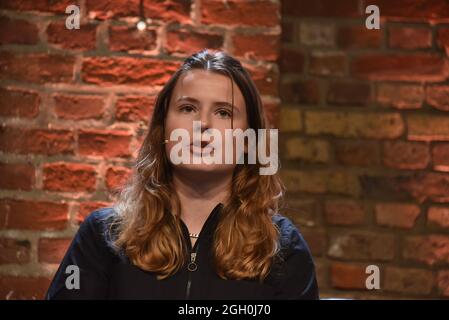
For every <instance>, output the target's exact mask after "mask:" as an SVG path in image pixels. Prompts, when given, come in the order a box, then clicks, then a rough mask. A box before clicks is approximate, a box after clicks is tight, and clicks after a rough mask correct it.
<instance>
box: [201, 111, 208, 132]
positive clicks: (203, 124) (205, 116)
mask: <svg viewBox="0 0 449 320" xmlns="http://www.w3.org/2000/svg"><path fill="white" fill-rule="evenodd" d="M200 121H201V132H204V131H206V130H207V129H209V128H210V126H211V123H210V121H211V119H210V116H209V113H208V112H200Z"/></svg>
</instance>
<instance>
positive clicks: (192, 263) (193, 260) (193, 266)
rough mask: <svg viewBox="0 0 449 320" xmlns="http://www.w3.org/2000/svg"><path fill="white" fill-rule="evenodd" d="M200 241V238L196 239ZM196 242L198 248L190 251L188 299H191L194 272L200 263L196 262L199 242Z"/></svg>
mask: <svg viewBox="0 0 449 320" xmlns="http://www.w3.org/2000/svg"><path fill="white" fill-rule="evenodd" d="M196 241H197V242H198V239H197V240H196ZM195 244H196V248H195V249H196V250H195V251H193V250H192V251H191V252H190V262H189V264H188V265H187V270H188V271H189V273H188V275H187V276H188V278H187V287H186V299H189V297H190V288H191V287H192V272H195V271H196V270H197V269H198V265H197V263H196V256H197V254H198V247H199V245H198V243H195Z"/></svg>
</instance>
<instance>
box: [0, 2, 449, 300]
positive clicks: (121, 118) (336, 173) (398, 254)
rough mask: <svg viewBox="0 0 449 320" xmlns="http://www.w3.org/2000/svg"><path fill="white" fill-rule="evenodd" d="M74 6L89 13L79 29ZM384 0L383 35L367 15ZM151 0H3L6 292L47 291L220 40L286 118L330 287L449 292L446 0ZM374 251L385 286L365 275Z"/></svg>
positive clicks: (309, 230) (285, 172) (1, 152)
mask: <svg viewBox="0 0 449 320" xmlns="http://www.w3.org/2000/svg"><path fill="white" fill-rule="evenodd" d="M280 2H281V3H280ZM74 3H75V4H78V5H79V7H80V8H81V20H82V24H81V29H80V30H76V31H69V30H67V29H65V28H64V19H65V18H66V16H67V15H66V14H65V8H66V7H67V5H69V4H74ZM368 4H377V5H378V6H379V7H380V11H381V12H380V13H381V17H382V23H381V29H380V30H378V31H375V30H366V29H365V28H364V19H365V17H366V14H364V8H365V7H366V5H368ZM145 8H146V9H145V13H146V16H147V18H150V19H151V21H149V22H150V24H149V26H148V28H147V30H146V31H144V32H138V31H136V29H135V23H136V22H137V20H138V16H139V11H138V1H137V0H121V1H105V0H82V1H75V0H73V1H44V0H42V1H41V0H38V1H36V0H35V1H31V0H27V1H25V0H18V1H10V0H3V1H1V2H0V30H2V31H1V32H0V46H1V47H0V121H1V124H2V126H1V128H0V176H1V179H0V299H6V298H7V299H18V298H28V299H30V298H42V296H43V294H44V292H45V290H46V289H47V286H48V284H49V281H50V279H51V277H52V275H53V273H54V271H55V270H56V268H57V266H58V263H59V261H60V259H61V257H62V255H63V253H64V251H65V250H66V248H67V245H68V243H69V241H70V240H71V238H72V237H73V235H74V233H75V232H76V230H77V228H78V226H79V223H80V222H81V221H82V220H83V218H84V217H85V216H86V214H88V213H89V212H91V211H92V210H94V209H95V208H97V207H101V206H105V205H109V204H111V203H112V202H113V200H114V190H115V189H116V188H117V187H119V186H120V185H121V183H122V182H123V181H124V179H125V178H126V176H127V175H128V173H129V167H130V165H131V164H132V159H133V156H134V155H135V152H136V150H137V148H138V146H139V144H140V142H141V139H142V137H143V134H144V132H145V129H146V128H147V123H148V120H149V116H150V115H151V107H152V104H153V103H154V98H155V96H156V94H157V93H158V91H159V90H160V88H161V86H162V85H163V84H164V83H165V81H166V80H167V79H168V77H169V76H170V74H171V73H172V72H173V71H174V70H175V69H176V68H177V67H178V66H179V65H180V63H181V62H182V60H183V58H185V57H186V56H188V55H190V54H191V53H193V52H195V51H198V50H200V49H202V48H206V47H207V48H212V49H224V50H226V51H228V52H229V53H231V54H233V55H235V56H236V57H237V58H239V59H240V60H241V61H242V62H243V63H244V65H245V66H246V67H247V68H248V69H249V70H250V72H251V74H252V76H253V78H254V80H255V81H256V84H257V86H258V88H259V90H260V92H261V94H262V97H263V101H264V104H265V108H266V109H267V111H268V114H269V117H270V122H271V123H272V125H273V126H275V127H276V126H278V124H279V126H280V129H281V137H280V151H281V160H282V169H281V173H282V176H283V178H284V181H285V183H286V185H287V187H288V190H289V191H288V208H286V209H285V210H284V211H283V212H284V213H285V214H287V215H288V216H290V217H291V218H292V219H293V220H294V221H295V223H296V224H297V225H298V226H300V228H301V230H302V232H303V234H304V236H305V237H306V239H307V241H308V242H309V244H310V246H311V249H312V251H313V254H314V256H315V257H316V263H317V270H318V278H319V279H318V280H319V285H320V291H321V295H322V296H323V297H329V296H341V297H351V298H354V297H355V298H359V297H360V298H395V297H399V298H416V297H427V298H447V297H448V296H449V235H448V231H449V222H448V221H449V218H448V216H449V205H448V203H449V116H448V113H447V112H448V111H449V102H448V97H449V84H448V82H447V78H448V75H449V71H448V70H449V67H448V60H447V53H446V52H449V49H448V48H449V5H448V4H446V2H445V1H443V0H435V1H425V2H424V1H417V0H416V1H412V0H395V1H387V0H383V1H381V0H372V1H369V3H368V1H363V0H344V1H331V0H315V1H305V0H297V1H293V0H283V1H277V0H258V1H257V5H255V3H253V2H250V1H246V0H234V1H232V0H228V1H221V0H172V1H169V2H168V3H167V2H166V3H165V4H163V3H159V1H150V0H146V1H145ZM281 31H282V33H281ZM279 47H280V48H281V51H280V54H279ZM281 101H282V106H281V108H280V115H279V122H278V121H277V119H278V112H279V105H280V102H281ZM370 264H375V265H378V266H379V267H380V270H381V290H379V291H367V290H366V289H365V285H364V280H365V278H366V276H367V275H366V274H365V267H366V266H367V265H370Z"/></svg>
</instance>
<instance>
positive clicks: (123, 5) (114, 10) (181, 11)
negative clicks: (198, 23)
mask: <svg viewBox="0 0 449 320" xmlns="http://www.w3.org/2000/svg"><path fill="white" fill-rule="evenodd" d="M143 4H144V13H145V17H146V18H151V19H160V20H163V21H164V22H174V21H177V22H181V23H189V22H190V5H191V0H171V1H144V2H143ZM86 7H87V12H88V15H89V17H90V18H93V19H101V20H104V19H110V18H120V17H139V16H140V12H139V0H124V1H120V2H111V1H109V0H87V1H86Z"/></svg>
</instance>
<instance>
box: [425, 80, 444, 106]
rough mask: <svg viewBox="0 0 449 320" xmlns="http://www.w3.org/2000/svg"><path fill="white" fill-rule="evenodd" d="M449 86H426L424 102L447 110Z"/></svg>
mask: <svg viewBox="0 0 449 320" xmlns="http://www.w3.org/2000/svg"><path fill="white" fill-rule="evenodd" d="M448 100H449V86H429V87H427V88H426V102H427V103H428V104H429V105H431V106H432V107H434V108H435V109H438V110H441V111H449V101H448Z"/></svg>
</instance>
